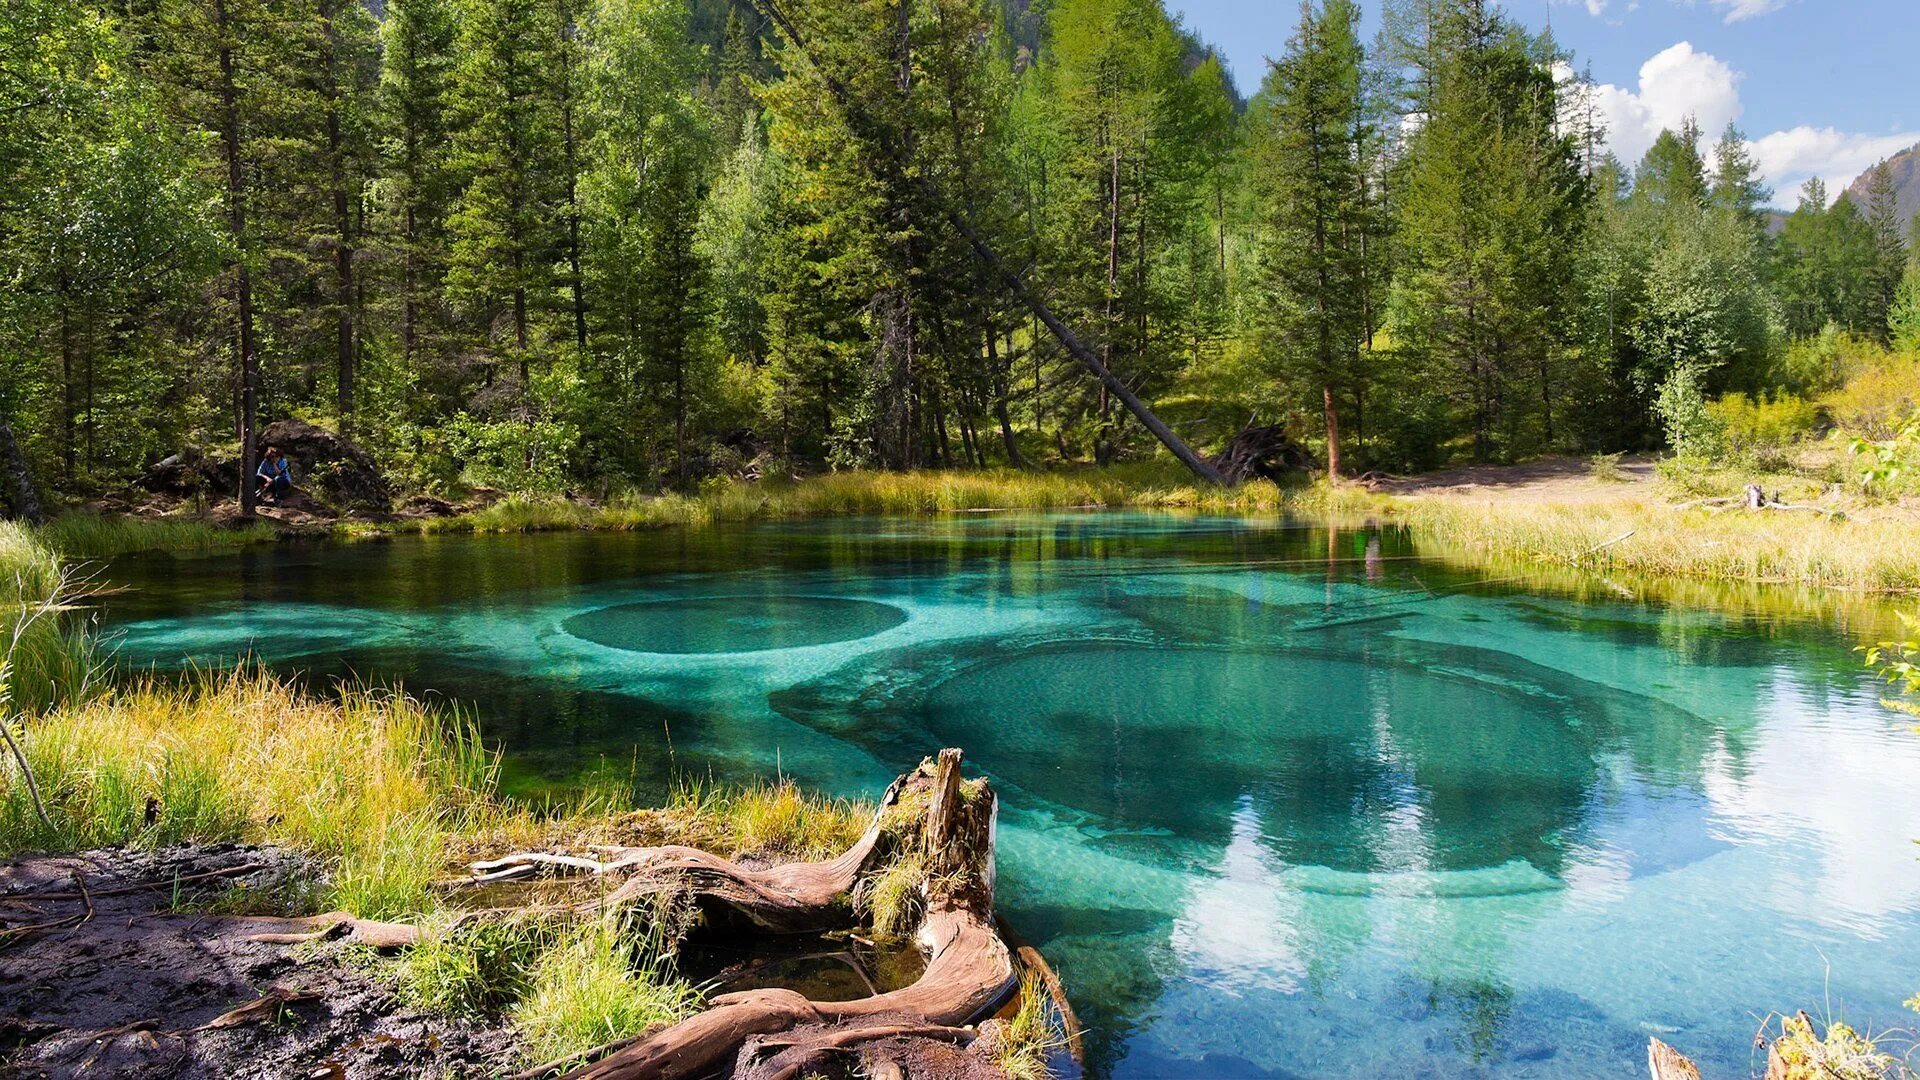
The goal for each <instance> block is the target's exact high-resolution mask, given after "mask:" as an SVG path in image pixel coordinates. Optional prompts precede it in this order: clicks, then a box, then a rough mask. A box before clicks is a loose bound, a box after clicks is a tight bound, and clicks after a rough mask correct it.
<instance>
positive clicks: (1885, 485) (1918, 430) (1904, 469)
mask: <svg viewBox="0 0 1920 1080" xmlns="http://www.w3.org/2000/svg"><path fill="white" fill-rule="evenodd" d="M1848 452H1849V453H1851V454H1852V455H1853V457H1854V459H1855V460H1856V461H1857V462H1859V463H1860V465H1861V468H1860V486H1861V487H1863V488H1865V489H1867V490H1868V491H1873V492H1880V493H1890V492H1894V491H1897V490H1899V489H1900V488H1901V486H1902V485H1903V482H1905V483H1907V484H1909V485H1910V484H1911V481H1912V478H1913V476H1914V474H1915V472H1916V470H1920V411H1916V412H1914V413H1913V414H1912V415H1910V416H1908V417H1907V419H1906V422H1905V423H1903V424H1901V425H1900V426H1899V427H1898V428H1897V429H1895V430H1894V432H1893V435H1892V437H1891V438H1887V439H1880V440H1877V441H1869V440H1867V439H1859V438H1856V439H1854V440H1853V443H1852V445H1850V446H1849V447H1848Z"/></svg>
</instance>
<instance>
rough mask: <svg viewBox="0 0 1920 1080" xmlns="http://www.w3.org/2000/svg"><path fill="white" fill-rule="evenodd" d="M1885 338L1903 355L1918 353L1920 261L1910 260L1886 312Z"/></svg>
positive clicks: (1919, 339)
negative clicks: (1891, 303)
mask: <svg viewBox="0 0 1920 1080" xmlns="http://www.w3.org/2000/svg"><path fill="white" fill-rule="evenodd" d="M1887 336H1888V337H1889V338H1890V339H1891V340H1892V344H1893V347H1894V348H1896V349H1898V350H1900V351H1901V352H1904V353H1915V352H1920V260H1910V261H1909V262H1908V263H1907V267H1906V272H1905V273H1903V274H1902V275H1901V277H1900V287H1899V288H1897V289H1895V290H1894V294H1893V305H1892V307H1891V308H1890V309H1889V311H1888V312H1887Z"/></svg>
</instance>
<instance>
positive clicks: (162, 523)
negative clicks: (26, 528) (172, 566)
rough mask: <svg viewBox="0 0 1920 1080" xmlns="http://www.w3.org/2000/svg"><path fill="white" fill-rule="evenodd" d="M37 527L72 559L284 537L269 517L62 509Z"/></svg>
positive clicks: (221, 547)
mask: <svg viewBox="0 0 1920 1080" xmlns="http://www.w3.org/2000/svg"><path fill="white" fill-rule="evenodd" d="M35 532H36V534H37V538H38V539H39V541H40V542H41V543H42V544H44V545H46V546H47V547H49V548H51V549H52V550H54V551H57V552H59V553H60V554H61V555H64V556H66V557H67V558H69V559H110V558H112V557H114V556H116V555H132V554H135V553H137V552H142V551H174V552H181V553H185V554H196V553H210V552H216V551H232V550H234V549H236V548H242V547H246V546H247V545H249V544H263V543H271V542H273V541H274V540H277V539H279V537H280V533H279V531H278V530H276V529H275V528H274V526H273V525H272V524H270V523H268V522H265V521H256V522H254V523H253V524H251V525H244V526H229V525H220V524H216V523H214V522H211V521H207V520H203V519H201V518H186V517H163V518H154V517H122V516H118V515H112V514H95V513H71V514H62V515H61V516H59V517H57V518H54V519H53V520H52V521H50V522H48V523H47V524H46V525H44V526H42V527H41V528H39V529H37V530H35Z"/></svg>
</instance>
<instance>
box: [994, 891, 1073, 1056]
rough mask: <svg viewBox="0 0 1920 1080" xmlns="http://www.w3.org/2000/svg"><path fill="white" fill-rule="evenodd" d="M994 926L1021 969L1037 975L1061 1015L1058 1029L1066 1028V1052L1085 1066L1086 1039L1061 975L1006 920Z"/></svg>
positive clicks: (996, 921) (1001, 920) (1000, 919)
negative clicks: (1017, 959)
mask: <svg viewBox="0 0 1920 1080" xmlns="http://www.w3.org/2000/svg"><path fill="white" fill-rule="evenodd" d="M995 925H996V926H998V927H999V929H1000V936H1001V937H1002V938H1005V939H1006V942H1007V944H1008V945H1010V946H1012V947H1013V953H1014V955H1015V956H1017V957H1019V959H1020V963H1021V966H1023V967H1025V968H1026V969H1027V970H1029V971H1032V972H1033V973H1034V974H1036V975H1038V976H1040V982H1041V985H1043V986H1045V987H1046V988H1047V996H1048V997H1050V998H1052V999H1053V1007H1054V1009H1055V1011H1057V1012H1059V1014H1060V1026H1061V1027H1064V1028H1065V1029H1066V1033H1067V1050H1068V1052H1069V1053H1071V1054H1072V1055H1073V1060H1074V1061H1075V1062H1077V1063H1079V1064H1082V1065H1084V1064H1086V1062H1087V1048H1086V1037H1085V1035H1084V1034H1083V1029H1082V1028H1081V1026H1080V1016H1079V1014H1078V1013H1075V1012H1074V1011H1073V1003H1072V1002H1070V1001H1068V1000H1067V987H1066V984H1065V983H1063V982H1061V981H1060V974H1059V973H1058V972H1056V971H1054V970H1053V965H1052V964H1049V963H1047V958H1046V957H1045V956H1042V955H1041V954H1040V950H1039V949H1036V948H1034V947H1033V946H1032V945H1029V944H1028V943H1027V942H1026V940H1025V939H1024V938H1022V937H1021V936H1020V934H1019V932H1018V931H1016V930H1014V928H1013V927H1012V926H1011V925H1010V924H1009V923H1008V922H1007V920H1006V919H1004V918H997V919H995Z"/></svg>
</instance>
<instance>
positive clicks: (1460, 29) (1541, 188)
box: [1395, 0, 1588, 459]
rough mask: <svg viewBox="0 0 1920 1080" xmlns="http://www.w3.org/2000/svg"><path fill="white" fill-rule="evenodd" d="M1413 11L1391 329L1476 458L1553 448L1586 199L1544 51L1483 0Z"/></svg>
mask: <svg viewBox="0 0 1920 1080" xmlns="http://www.w3.org/2000/svg"><path fill="white" fill-rule="evenodd" d="M1415 14H1416V16H1417V19H1416V20H1415V21H1416V23H1417V24H1418V25H1419V26H1420V29H1419V31H1418V32H1417V34H1416V35H1415V37H1416V39H1417V40H1418V41H1419V42H1420V43H1421V51H1420V52H1419V53H1418V54H1417V55H1416V56H1414V57H1413V66H1412V68H1411V69H1410V70H1409V71H1408V72H1407V73H1406V76H1405V78H1404V80H1403V82H1404V85H1405V86H1406V87H1407V89H1406V91H1405V92H1404V96H1405V98H1406V101H1407V102H1408V103H1409V104H1408V106H1405V107H1413V108H1418V109H1421V110H1423V111H1422V112H1420V113H1419V115H1420V117H1421V120H1420V122H1419V123H1418V124H1417V125H1409V126H1410V127H1412V129H1413V130H1412V133H1411V135H1409V136H1408V137H1407V138H1406V144H1405V147H1404V150H1403V157H1402V159H1401V161H1400V163H1399V166H1398V185H1399V186H1398V199H1397V206H1398V212H1397V215H1396V219H1397V229H1398V237H1397V240H1396V246H1397V251H1398V256H1397V258H1398V264H1397V266H1398V275H1397V279H1396V284H1395V317H1396V324H1397V326H1398V329H1399V330H1400V335H1399V337H1400V340H1402V341H1404V342H1405V347H1406V348H1408V349H1411V350H1414V351H1415V353H1416V355H1417V356H1419V357H1420V358H1421V359H1422V362H1423V363H1424V365H1425V366H1426V367H1427V369H1428V370H1430V371H1431V372H1432V373H1433V375H1434V376H1435V377H1436V378H1437V379H1438V380H1439V382H1440V384H1441V385H1442V386H1444V387H1445V388H1446V391H1447V393H1448V395H1449V396H1450V397H1451V399H1452V401H1453V402H1454V405H1455V408H1456V409H1457V410H1459V413H1460V415H1461V416H1462V418H1463V420H1464V422H1465V426H1466V427H1467V429H1468V430H1469V431H1471V433H1472V439H1473V451H1474V456H1475V457H1477V458H1483V459H1484V458H1491V457H1504V456H1509V455H1512V454H1515V453H1521V452H1525V451H1528V450H1531V449H1538V448H1542V447H1546V446H1552V445H1555V444H1556V443H1557V442H1558V439H1559V434H1558V432H1557V431H1556V427H1555V423H1556V415H1555V414H1556V406H1557V405H1558V404H1559V403H1560V402H1559V399H1560V397H1561V395H1562V392H1563V390H1564V385H1563V383H1562V381H1561V379H1560V377H1559V376H1558V375H1557V374H1556V373H1557V371H1558V370H1559V368H1560V367H1561V365H1562V361H1563V358H1564V355H1565V351H1566V348H1567V346H1568V344H1569V341H1568V328H1569V324H1570V320H1569V319H1568V318H1567V314H1568V312H1569V311H1570V310H1571V307H1572V304H1573V301H1574V294H1573V292H1572V290H1570V289H1569V288H1568V287H1567V283H1568V282H1569V281H1570V280H1571V277H1572V274H1571V271H1572V260H1573V253H1574V251H1575V250H1576V248H1577V242H1578V239H1579V236H1580V231H1581V228H1582V225H1583V223H1584V220H1585V206H1586V201H1587V195H1588V184H1587V180H1586V177H1585V176H1584V175H1583V172H1582V168H1581V165H1580V162H1579V159H1578V156H1577V154H1576V152H1575V151H1576V147H1575V146H1574V145H1573V144H1572V140H1571V138H1570V137H1569V136H1568V135H1567V134H1565V133H1564V132H1563V131H1562V129H1561V127H1560V116H1559V108H1558V89H1559V88H1558V86H1557V84H1556V82H1555V79H1554V76H1553V74H1552V69H1551V67H1550V65H1549V63H1548V61H1549V60H1551V59H1552V57H1551V55H1550V52H1547V51H1546V50H1547V47H1546V45H1545V44H1544V43H1542V42H1538V41H1535V40H1534V39H1531V38H1529V37H1528V36H1527V35H1526V34H1525V32H1524V31H1522V30H1521V29H1520V28H1518V27H1516V26H1514V25H1513V24H1511V23H1510V22H1508V21H1507V20H1506V18H1505V17H1504V16H1502V15H1500V14H1498V13H1497V12H1496V11H1494V10H1493V9H1491V8H1490V7H1489V6H1488V5H1487V4H1486V3H1484V2H1483V0H1433V2H1432V3H1430V4H1428V5H1426V7H1424V8H1423V9H1421V10H1420V11H1418V12H1416V13H1415ZM1409 115H1413V114H1409ZM1558 419H1560V420H1562V421H1564V419H1565V418H1564V416H1562V417H1559V418H1558ZM1562 426H1563V427H1564V423H1563V424H1562Z"/></svg>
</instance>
